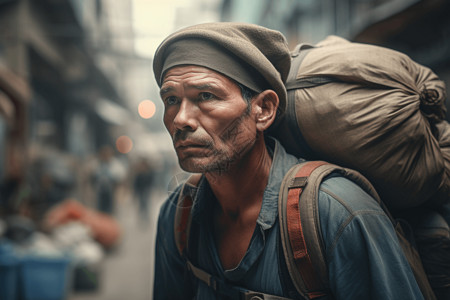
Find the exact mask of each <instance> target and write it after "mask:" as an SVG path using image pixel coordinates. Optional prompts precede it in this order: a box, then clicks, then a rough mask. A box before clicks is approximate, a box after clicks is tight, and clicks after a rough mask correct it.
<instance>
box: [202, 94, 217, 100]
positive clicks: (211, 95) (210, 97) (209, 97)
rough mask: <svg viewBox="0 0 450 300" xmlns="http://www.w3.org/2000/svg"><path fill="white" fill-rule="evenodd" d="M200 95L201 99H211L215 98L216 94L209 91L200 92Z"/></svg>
mask: <svg viewBox="0 0 450 300" xmlns="http://www.w3.org/2000/svg"><path fill="white" fill-rule="evenodd" d="M199 97H200V100H201V101H206V100H211V99H214V98H215V96H214V94H211V93H208V92H202V93H200V95H199Z"/></svg>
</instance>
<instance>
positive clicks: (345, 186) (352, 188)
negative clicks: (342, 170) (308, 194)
mask: <svg viewBox="0 0 450 300" xmlns="http://www.w3.org/2000/svg"><path fill="white" fill-rule="evenodd" d="M324 199H326V201H327V202H328V205H330V206H331V208H337V207H342V208H344V209H345V210H347V211H348V212H349V213H351V214H357V213H358V212H361V211H365V212H367V211H374V212H380V211H383V210H382V208H381V207H380V205H379V204H378V202H377V201H376V200H375V199H374V198H373V197H372V196H371V195H369V194H368V193H367V192H366V191H365V190H364V189H363V188H362V187H361V186H359V185H358V184H357V183H355V182H354V181H352V180H350V179H348V178H346V177H344V176H341V175H334V174H332V175H331V176H329V177H327V178H326V179H325V180H324V181H323V182H322V183H321V185H320V192H319V206H320V202H324V201H323V200H324Z"/></svg>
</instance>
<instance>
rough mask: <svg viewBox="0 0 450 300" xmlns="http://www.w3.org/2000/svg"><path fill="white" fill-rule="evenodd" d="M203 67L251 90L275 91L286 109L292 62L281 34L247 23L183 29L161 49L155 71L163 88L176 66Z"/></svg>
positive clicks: (213, 24) (214, 24) (283, 108)
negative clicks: (170, 71)
mask: <svg viewBox="0 0 450 300" xmlns="http://www.w3.org/2000/svg"><path fill="white" fill-rule="evenodd" d="M188 64H191V65H200V66H204V67H207V68H210V69H212V70H215V71H217V72H220V73H222V74H224V75H226V76H228V77H230V78H232V79H234V80H235V81H237V82H239V83H241V84H243V85H245V86H247V87H248V88H250V89H252V90H254V91H256V92H261V91H263V90H265V89H272V90H274V91H275V92H276V93H277V94H278V97H279V98H280V105H279V108H278V109H279V111H280V112H284V111H285V108H286V98H287V93H286V88H285V86H284V83H285V82H286V78H287V76H288V73H289V68H290V65H291V58H290V53H289V48H288V46H287V42H286V39H285V37H284V36H283V35H282V34H281V33H280V32H278V31H275V30H271V29H268V28H265V27H261V26H258V25H254V24H246V23H228V22H219V23H206V24H199V25H194V26H190V27H187V28H184V29H181V30H179V31H177V32H175V33H173V34H171V35H170V36H168V37H167V38H166V39H165V40H164V41H163V42H162V43H161V45H160V46H159V47H158V49H157V50H156V53H155V57H154V60H153V71H154V73H155V78H156V81H157V83H158V85H159V86H160V87H161V85H162V81H163V77H164V74H165V72H166V71H167V70H169V69H170V68H172V67H174V66H176V65H188Z"/></svg>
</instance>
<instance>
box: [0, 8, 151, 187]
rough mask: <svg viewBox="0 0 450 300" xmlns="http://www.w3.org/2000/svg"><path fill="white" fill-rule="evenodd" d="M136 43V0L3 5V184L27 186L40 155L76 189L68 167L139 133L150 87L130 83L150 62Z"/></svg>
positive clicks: (0, 129) (0, 58)
mask: <svg viewBox="0 0 450 300" xmlns="http://www.w3.org/2000/svg"><path fill="white" fill-rule="evenodd" d="M133 39H134V32H133V26H132V1H131V0H130V1H112V0H93V1H77V0H42V1H33V0H3V1H0V178H1V182H2V185H6V186H7V185H8V184H10V182H15V183H18V182H23V181H24V180H25V179H26V178H25V177H27V176H28V175H29V172H30V169H31V168H32V164H33V163H34V161H35V160H37V159H39V158H41V157H45V159H46V162H45V164H46V167H47V169H51V171H54V172H55V174H54V175H55V176H56V177H58V179H59V180H61V181H64V180H68V181H75V184H77V182H76V180H77V178H73V177H74V176H75V177H76V176H77V175H76V174H75V175H74V174H69V173H70V171H65V170H66V169H70V168H77V167H79V164H80V162H83V161H86V160H87V159H89V158H91V157H93V156H94V155H95V154H96V153H97V151H98V150H99V149H100V148H101V147H102V146H103V145H111V146H113V147H114V145H115V141H116V139H117V138H118V137H119V136H121V135H128V133H129V132H136V131H138V130H142V126H140V124H139V122H137V121H136V120H139V118H136V116H137V109H136V108H135V103H136V101H137V100H136V99H137V97H144V96H143V95H146V94H148V91H149V85H148V84H147V85H143V84H142V85H139V86H137V87H136V86H130V81H131V79H130V78H136V77H138V76H139V74H140V73H142V72H143V70H144V71H145V72H149V71H150V66H151V63H150V61H149V60H148V59H145V58H142V57H138V56H137V55H136V54H135V51H134V43H133ZM140 99H143V98H140ZM72 171H73V170H72ZM71 184H74V182H72V183H71Z"/></svg>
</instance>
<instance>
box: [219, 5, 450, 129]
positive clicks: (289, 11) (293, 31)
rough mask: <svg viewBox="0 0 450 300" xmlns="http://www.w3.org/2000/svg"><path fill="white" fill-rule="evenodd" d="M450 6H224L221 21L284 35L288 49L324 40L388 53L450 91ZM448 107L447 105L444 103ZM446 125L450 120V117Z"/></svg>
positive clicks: (449, 105) (449, 106)
mask: <svg viewBox="0 0 450 300" xmlns="http://www.w3.org/2000/svg"><path fill="white" fill-rule="evenodd" d="M449 15H450V2H449V1H446V0H339V1H338V0H298V1H296V0H246V1H242V0H224V1H223V2H222V20H223V21H242V22H248V23H254V24H259V25H263V26H266V27H269V28H272V29H276V30H279V31H281V32H283V33H284V34H285V35H286V37H287V39H288V42H289V45H290V46H291V47H292V48H293V47H294V46H295V45H296V44H297V43H304V42H306V43H316V42H318V41H320V40H322V39H323V38H325V37H326V36H327V35H331V34H334V35H338V36H341V37H344V38H347V39H349V40H351V41H356V42H364V43H370V44H376V45H380V46H385V47H389V48H392V49H395V50H398V51H401V52H404V53H406V54H407V55H409V56H410V57H411V58H412V59H413V60H415V61H416V62H418V63H420V64H423V65H425V66H428V67H430V68H431V69H432V70H433V71H434V72H435V73H436V74H438V75H439V76H440V78H441V79H442V80H444V81H445V82H446V84H447V87H449V86H450V19H449V17H448V16H449ZM447 107H448V108H450V104H449V103H448V101H447ZM447 119H449V120H450V118H449V116H447Z"/></svg>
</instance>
